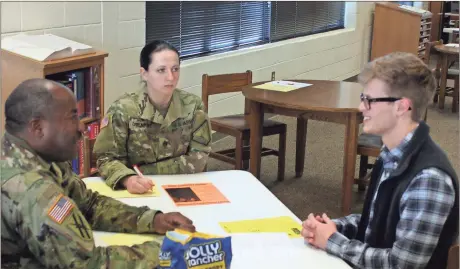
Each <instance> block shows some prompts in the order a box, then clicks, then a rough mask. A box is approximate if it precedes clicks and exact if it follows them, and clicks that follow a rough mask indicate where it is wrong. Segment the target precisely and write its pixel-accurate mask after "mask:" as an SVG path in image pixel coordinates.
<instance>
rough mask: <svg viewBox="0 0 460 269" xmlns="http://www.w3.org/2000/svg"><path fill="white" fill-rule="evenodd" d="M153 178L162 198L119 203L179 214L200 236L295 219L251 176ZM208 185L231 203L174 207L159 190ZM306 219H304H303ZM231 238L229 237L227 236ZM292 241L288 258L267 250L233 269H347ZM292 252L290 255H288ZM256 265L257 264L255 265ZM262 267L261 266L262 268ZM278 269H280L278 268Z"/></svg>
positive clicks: (236, 261) (97, 235)
mask: <svg viewBox="0 0 460 269" xmlns="http://www.w3.org/2000/svg"><path fill="white" fill-rule="evenodd" d="M149 177H150V178H152V179H153V180H154V181H155V183H156V185H157V186H158V189H159V190H160V193H161V195H160V196H159V197H146V198H144V197H142V198H121V199H118V200H120V201H122V202H124V203H126V204H129V205H132V206H148V207H150V208H152V209H158V210H161V211H163V212H172V211H179V212H181V213H182V214H183V215H185V216H187V217H188V218H190V219H191V220H192V221H193V222H194V225H195V227H196V229H197V231H199V232H203V233H209V234H217V235H227V233H226V232H225V231H224V230H223V229H222V228H221V227H220V225H219V222H223V221H238V220H250V219H259V218H269V217H280V216H290V217H292V218H293V219H294V220H296V221H297V222H299V223H301V220H300V219H299V218H297V216H295V215H294V214H293V213H292V212H291V211H290V210H289V209H288V208H287V207H286V206H285V205H284V204H283V203H281V201H280V200H278V199H277V198H276V197H275V196H274V195H273V194H272V193H271V192H270V191H269V190H268V189H267V188H266V187H265V186H264V185H263V184H262V183H260V182H259V180H257V179H256V178H255V177H254V176H253V175H252V174H251V173H249V172H246V171H239V170H229V171H217V172H206V173H198V174H191V175H168V176H149ZM84 181H85V182H91V181H93V182H94V181H102V179H101V178H99V177H90V178H85V179H84ZM203 182H211V183H212V184H214V185H215V186H216V187H217V188H218V189H219V191H220V192H222V194H223V195H224V196H225V197H226V198H227V199H228V200H229V201H230V203H224V204H212V205H197V206H181V207H177V206H176V205H175V204H174V202H173V201H172V199H171V198H170V197H169V195H168V194H167V193H166V191H165V190H164V189H163V188H162V187H161V186H162V185H169V184H183V183H203ZM305 217H306V216H305ZM107 234H109V233H106V232H99V231H95V232H94V238H95V243H96V245H97V246H105V245H106V244H105V243H104V241H103V240H101V236H104V235H107ZM230 235H231V234H230ZM290 240H292V244H293V246H294V247H293V248H289V249H290V251H289V253H288V254H286V252H285V251H284V252H281V251H280V253H281V254H279V253H278V252H277V251H276V248H275V249H274V248H270V249H268V248H267V252H266V253H265V254H264V255H266V259H263V260H261V259H260V258H259V259H252V258H251V257H250V255H243V256H245V257H235V256H234V257H233V260H234V262H232V269H238V268H262V267H264V268H309V269H314V268H337V269H340V268H350V267H349V266H348V264H347V263H345V262H344V261H343V260H341V259H339V258H337V257H334V256H332V255H329V254H327V253H326V252H325V251H322V250H318V249H315V248H314V247H312V246H309V245H307V244H305V243H304V241H303V238H295V239H290ZM291 250H292V251H291ZM254 263H256V264H254ZM261 263H263V264H261ZM280 266H281V267H280Z"/></svg>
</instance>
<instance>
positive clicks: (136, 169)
mask: <svg viewBox="0 0 460 269" xmlns="http://www.w3.org/2000/svg"><path fill="white" fill-rule="evenodd" d="M133 169H134V171H136V174H137V175H138V176H140V177H144V174H142V172H141V170H139V167H137V165H133ZM152 184H153V186H152V188H151V189H150V190H153V188H154V186H155V184H154V183H153V181H152Z"/></svg>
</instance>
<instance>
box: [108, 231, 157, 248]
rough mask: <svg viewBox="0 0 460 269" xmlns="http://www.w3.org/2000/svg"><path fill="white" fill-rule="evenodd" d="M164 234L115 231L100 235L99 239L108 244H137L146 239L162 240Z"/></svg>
mask: <svg viewBox="0 0 460 269" xmlns="http://www.w3.org/2000/svg"><path fill="white" fill-rule="evenodd" d="M163 238H164V236H160V235H152V234H125V233H117V234H111V235H105V236H102V237H101V239H102V241H104V242H105V243H106V244H107V245H109V246H132V245H139V244H142V243H144V242H147V241H156V242H158V243H160V244H161V243H162V242H163Z"/></svg>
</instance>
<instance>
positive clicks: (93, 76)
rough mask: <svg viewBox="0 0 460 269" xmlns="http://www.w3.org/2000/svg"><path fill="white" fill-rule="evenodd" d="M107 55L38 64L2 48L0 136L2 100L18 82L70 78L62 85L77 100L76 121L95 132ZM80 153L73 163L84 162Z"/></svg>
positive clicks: (101, 109) (79, 171)
mask: <svg viewBox="0 0 460 269" xmlns="http://www.w3.org/2000/svg"><path fill="white" fill-rule="evenodd" d="M107 56H108V53H106V52H103V51H96V52H93V53H89V54H85V55H80V56H75V57H69V58H63V59H59V60H51V61H43V62H41V61H36V60H34V59H31V58H28V57H25V56H22V55H19V54H16V53H13V52H10V51H7V50H3V49H2V50H1V61H2V81H1V85H2V117H1V126H2V134H3V129H4V126H5V125H4V124H5V115H4V110H5V101H6V99H7V98H8V96H9V95H10V94H11V92H12V91H13V90H14V89H15V88H16V87H17V86H18V85H19V84H20V83H21V82H23V81H24V80H27V79H30V78H47V79H52V80H58V78H64V79H67V78H70V80H67V81H66V83H70V85H69V88H72V90H73V91H74V93H75V95H76V97H77V102H78V104H77V105H78V106H79V107H78V110H79V116H80V121H81V122H82V123H83V124H85V126H86V127H87V128H91V127H93V126H94V127H95V129H97V130H96V131H97V132H98V130H99V128H98V127H99V122H100V120H101V119H102V117H103V116H104V115H103V114H104V59H105V57H107ZM75 74H78V77H79V78H75V76H74V75H75ZM73 79H75V80H76V82H75V80H73ZM78 79H79V80H78ZM59 82H61V79H59ZM77 83H78V84H79V85H78V86H77ZM77 88H78V90H79V92H78V94H80V93H81V94H80V96H77ZM93 135H94V136H96V135H97V133H93ZM82 150H83V149H82ZM82 150H81V152H80V154H79V158H80V160H77V162H78V163H79V166H80V165H81V164H83V163H84V161H83V160H82V157H81V155H82ZM74 163H75V160H73V165H74ZM82 171H83V165H81V167H78V168H76V167H75V172H76V173H77V174H80V175H81V174H82Z"/></svg>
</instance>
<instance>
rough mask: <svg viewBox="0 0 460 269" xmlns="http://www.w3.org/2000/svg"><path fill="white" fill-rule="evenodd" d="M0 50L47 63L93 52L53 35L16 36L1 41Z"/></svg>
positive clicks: (91, 49)
mask: <svg viewBox="0 0 460 269" xmlns="http://www.w3.org/2000/svg"><path fill="white" fill-rule="evenodd" d="M1 43H2V49H5V50H8V51H11V52H14V53H16V54H19V55H22V56H26V57H29V58H32V59H34V60H37V61H49V60H56V59H62V58H67V57H72V56H78V55H83V54H88V53H93V52H95V49H94V48H93V47H91V46H88V45H86V44H82V43H78V42H76V41H73V40H70V39H66V38H63V37H60V36H56V35H53V34H43V35H27V34H23V33H21V34H18V35H14V36H8V37H5V38H3V39H2V42H1Z"/></svg>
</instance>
